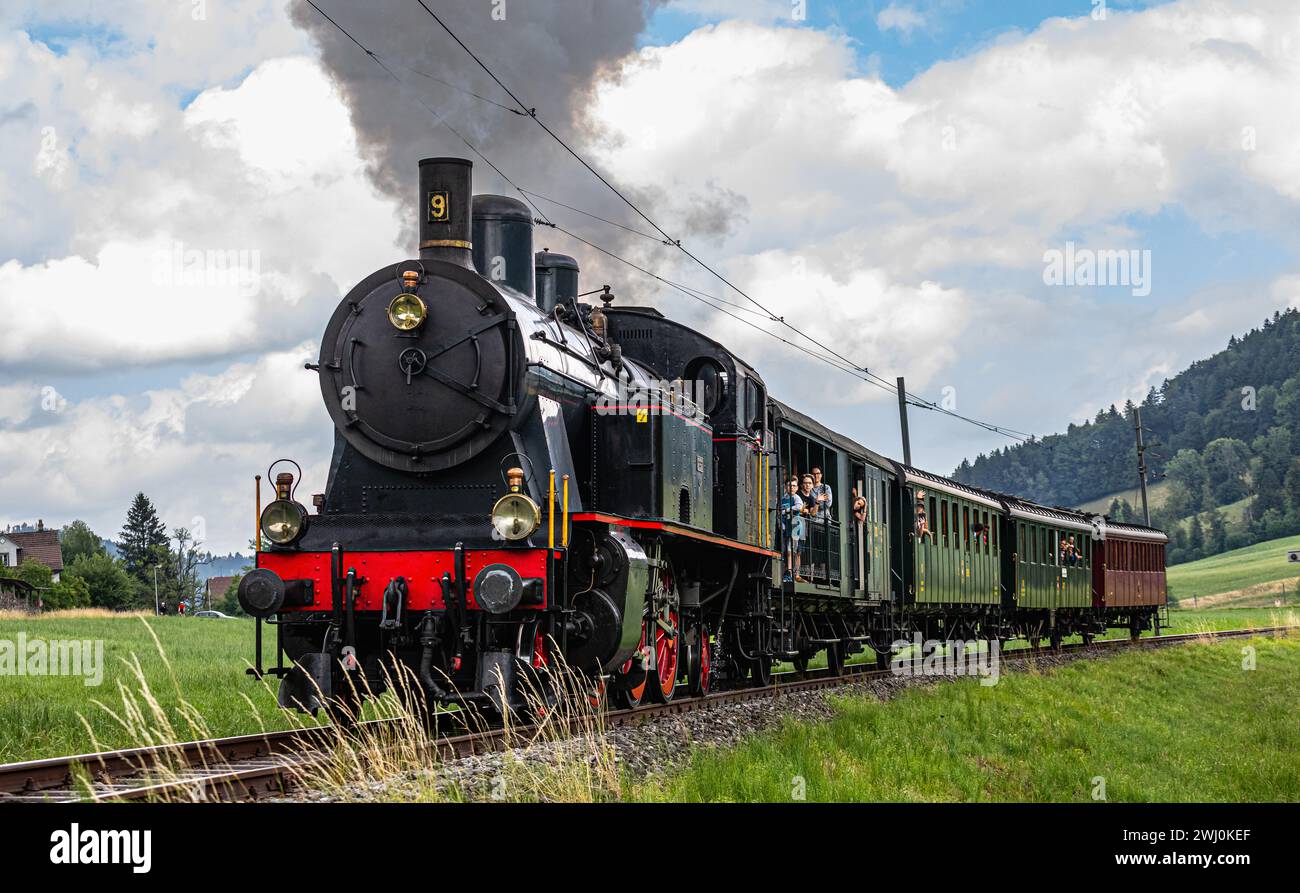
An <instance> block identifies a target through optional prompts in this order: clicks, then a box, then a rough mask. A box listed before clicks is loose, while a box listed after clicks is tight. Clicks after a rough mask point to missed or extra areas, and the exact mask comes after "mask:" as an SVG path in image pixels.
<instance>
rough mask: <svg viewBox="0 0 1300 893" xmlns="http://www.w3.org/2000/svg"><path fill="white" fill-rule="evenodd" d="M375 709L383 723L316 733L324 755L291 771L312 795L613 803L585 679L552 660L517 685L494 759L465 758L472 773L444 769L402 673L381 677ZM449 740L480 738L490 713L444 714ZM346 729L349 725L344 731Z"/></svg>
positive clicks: (610, 751) (600, 715)
mask: <svg viewBox="0 0 1300 893" xmlns="http://www.w3.org/2000/svg"><path fill="white" fill-rule="evenodd" d="M385 681H386V686H387V690H386V691H385V693H384V694H383V695H381V696H379V698H377V699H375V700H374V701H373V702H372V704H373V707H372V708H370V709H371V710H373V712H374V714H375V715H376V716H377V718H380V719H383V720H385V721H384V722H353V723H341V724H338V725H336V726H332V727H331V728H330V729H328V730H324V731H322V732H321V733H320V734H321V739H322V740H321V745H322V747H323V749H324V750H325V752H326V754H327V756H326V758H325V759H322V760H312V761H310V762H305V763H303V764H302V765H300V766H296V767H294V769H293V770H292V773H293V776H294V779H295V782H296V783H297V785H298V786H299V787H301V788H303V789H306V790H309V791H313V792H315V795H316V796H318V797H323V798H326V799H330V800H344V801H380V802H393V801H418V802H438V801H465V800H490V801H504V802H538V801H541V802H595V801H602V800H609V799H613V798H615V797H617V796H618V791H619V771H618V764H617V760H616V758H615V752H614V748H613V746H612V744H611V743H610V742H609V740H608V737H607V734H606V727H605V721H604V709H603V706H604V705H603V704H602V703H600V702H599V701H596V700H594V699H593V698H592V696H591V692H592V690H593V686H592V684H591V682H590V680H588V679H587V678H586V677H585V676H584V675H583V674H581V673H580V672H577V671H576V670H574V669H573V668H572V667H570V666H568V665H567V664H566V663H564V662H563V660H562V659H559V658H555V659H553V661H552V664H551V666H550V667H549V668H548V672H547V673H546V674H545V675H544V676H542V677H540V679H539V680H536V681H534V680H532V679H528V680H527V681H526V682H524V684H523V692H522V696H523V701H524V705H523V706H522V707H521V708H517V709H516V710H515V711H507V712H506V713H505V715H504V716H501V717H496V719H497V721H498V722H499V723H500V724H501V726H502V731H501V734H500V736H499V737H498V738H496V739H495V740H494V741H493V742H492V744H493V745H494V747H495V748H496V751H495V753H493V754H491V755H486V756H485V755H479V756H476V757H471V758H470V760H472V761H476V762H477V766H476V769H477V770H478V771H476V772H474V773H461V774H459V775H457V774H455V773H452V772H449V771H447V769H448V767H447V766H446V765H445V764H444V761H443V753H444V751H446V749H447V748H446V747H445V746H444V743H443V741H442V740H441V739H440V737H439V732H437V731H435V726H434V723H433V722H432V720H433V717H432V716H431V715H430V713H429V710H428V707H427V702H426V700H425V698H424V693H423V691H422V690H421V689H420V686H419V683H418V682H417V680H416V679H415V677H414V675H413V674H412V673H411V671H410V670H409V668H406V667H404V666H403V667H401V668H400V670H399V671H398V673H397V674H396V678H394V677H393V676H392V675H389V676H388V677H387V678H386V680H385ZM441 718H442V720H443V723H444V725H445V726H446V727H449V728H450V732H449V733H448V734H449V735H461V734H483V733H485V732H487V731H488V729H489V727H490V726H491V725H492V722H491V718H492V717H490V716H489V715H487V714H485V713H484V712H482V711H480V710H479V709H477V708H476V707H474V706H469V707H466V708H464V709H461V710H458V711H455V712H448V713H442V714H441ZM349 726H350V727H349Z"/></svg>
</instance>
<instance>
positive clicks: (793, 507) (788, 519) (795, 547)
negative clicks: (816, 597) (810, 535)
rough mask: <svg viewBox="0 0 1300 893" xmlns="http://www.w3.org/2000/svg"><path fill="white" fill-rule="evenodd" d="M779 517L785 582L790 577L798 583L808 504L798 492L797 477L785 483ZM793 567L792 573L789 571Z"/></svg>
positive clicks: (801, 578)
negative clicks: (783, 553)
mask: <svg viewBox="0 0 1300 893" xmlns="http://www.w3.org/2000/svg"><path fill="white" fill-rule="evenodd" d="M778 510H779V517H780V519H781V540H782V542H784V543H785V582H787V583H789V582H790V581H791V580H792V579H793V580H796V581H798V582H800V583H802V582H803V577H801V576H799V542H800V541H801V540H802V539H803V537H804V525H803V516H804V515H806V514H807V513H808V505H807V503H806V502H805V501H804V498H803V494H801V493H800V492H799V479H798V478H794V477H792V478H790V480H789V481H788V482H787V483H786V494H785V495H784V496H782V497H781V502H780V504H779V505H778ZM791 568H793V569H794V570H793V574H792V572H791Z"/></svg>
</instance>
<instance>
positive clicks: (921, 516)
mask: <svg viewBox="0 0 1300 893" xmlns="http://www.w3.org/2000/svg"><path fill="white" fill-rule="evenodd" d="M926 537H929V538H930V542H934V533H933V532H932V531H931V530H930V520H929V518H928V517H927V516H926V514H925V493H924V491H921V490H918V491H917V493H916V538H917V539H918V540H922V539H925V538H926Z"/></svg>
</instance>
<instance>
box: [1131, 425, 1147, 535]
mask: <svg viewBox="0 0 1300 893" xmlns="http://www.w3.org/2000/svg"><path fill="white" fill-rule="evenodd" d="M1133 433H1134V435H1136V437H1137V450H1138V480H1139V481H1140V482H1141V483H1142V517H1143V518H1144V519H1145V521H1144V522H1143V523H1145V524H1146V526H1147V527H1150V526H1151V509H1150V508H1149V507H1148V505H1147V462H1146V452H1147V448H1146V445H1145V444H1143V443H1142V410H1141V409H1139V408H1138V407H1136V406H1135V407H1133Z"/></svg>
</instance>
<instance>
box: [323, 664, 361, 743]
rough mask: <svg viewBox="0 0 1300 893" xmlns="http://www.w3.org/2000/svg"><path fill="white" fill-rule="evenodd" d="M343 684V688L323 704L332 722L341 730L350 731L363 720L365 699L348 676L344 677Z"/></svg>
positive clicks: (326, 714) (327, 716)
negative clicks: (362, 710) (362, 712)
mask: <svg viewBox="0 0 1300 893" xmlns="http://www.w3.org/2000/svg"><path fill="white" fill-rule="evenodd" d="M341 685H342V690H341V691H339V692H338V693H337V694H335V695H333V696H332V697H329V698H326V699H325V703H324V705H323V706H324V708H325V716H326V718H328V719H329V721H330V724H331V725H333V726H334V728H336V729H338V730H339V731H340V732H349V731H351V730H352V729H354V728H356V726H357V723H359V722H361V709H362V707H363V705H364V703H365V700H364V698H362V697H361V693H360V692H359V691H357V688H356V685H355V684H354V683H353V682H352V681H351V680H349V679H348V678H347V676H344V677H343V681H342V683H341Z"/></svg>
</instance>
